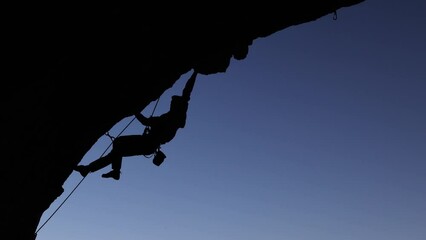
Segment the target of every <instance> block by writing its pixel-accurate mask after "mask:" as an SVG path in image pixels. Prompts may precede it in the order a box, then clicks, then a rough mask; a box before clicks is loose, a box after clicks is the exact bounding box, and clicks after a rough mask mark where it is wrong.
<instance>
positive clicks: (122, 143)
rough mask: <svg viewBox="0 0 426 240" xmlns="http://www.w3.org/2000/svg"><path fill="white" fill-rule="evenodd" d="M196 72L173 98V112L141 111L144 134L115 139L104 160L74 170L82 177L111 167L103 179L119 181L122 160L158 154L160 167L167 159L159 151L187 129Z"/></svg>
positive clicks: (139, 115) (138, 116)
mask: <svg viewBox="0 0 426 240" xmlns="http://www.w3.org/2000/svg"><path fill="white" fill-rule="evenodd" d="M196 76H197V71H195V70H194V72H193V73H192V75H191V77H190V78H189V79H188V81H187V82H186V85H185V88H184V89H183V91H182V96H178V95H174V96H172V101H171V103H170V110H169V111H168V112H166V113H164V114H162V115H160V116H151V117H149V118H147V117H145V116H143V115H142V114H141V113H140V112H137V113H136V114H135V117H136V118H137V119H138V120H139V121H140V122H141V123H142V124H143V125H145V126H146V128H145V131H144V133H143V134H142V135H127V136H119V137H117V138H115V139H114V141H113V143H112V144H113V145H112V150H111V151H110V152H109V153H108V154H107V155H106V156H104V157H100V158H99V159H97V160H95V161H93V162H91V163H90V164H89V165H78V166H76V167H75V168H74V170H75V171H78V172H79V173H80V174H81V175H82V176H83V177H86V176H87V174H89V173H90V172H95V171H98V170H99V169H101V168H104V167H106V166H108V165H110V164H111V168H112V170H111V171H110V172H108V173H105V174H102V177H104V178H113V179H115V180H119V179H120V169H121V163H122V158H123V157H128V156H136V155H151V154H155V157H154V160H153V163H154V164H155V165H157V166H159V165H160V164H161V163H162V162H163V160H164V159H165V158H166V156H165V155H164V153H162V152H161V151H160V150H159V149H160V146H161V145H162V144H165V143H167V142H169V141H171V140H172V139H173V138H174V137H175V135H176V133H177V130H178V129H179V128H184V127H185V123H186V112H187V110H188V103H189V100H190V95H191V92H192V89H193V87H194V83H195V79H196Z"/></svg>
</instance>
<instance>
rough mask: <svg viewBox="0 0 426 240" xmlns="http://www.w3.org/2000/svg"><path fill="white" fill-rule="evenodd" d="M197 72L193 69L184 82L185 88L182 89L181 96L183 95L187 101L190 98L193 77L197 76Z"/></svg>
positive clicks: (193, 81)
mask: <svg viewBox="0 0 426 240" xmlns="http://www.w3.org/2000/svg"><path fill="white" fill-rule="evenodd" d="M197 74H198V72H197V71H196V70H194V72H193V73H192V75H191V77H190V78H189V79H188V81H187V82H186V84H185V88H184V89H183V91H182V97H184V98H185V99H186V100H187V101H189V99H190V98H191V92H192V89H193V88H194V83H195V79H196V77H197Z"/></svg>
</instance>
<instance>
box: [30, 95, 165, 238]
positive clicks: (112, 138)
mask: <svg viewBox="0 0 426 240" xmlns="http://www.w3.org/2000/svg"><path fill="white" fill-rule="evenodd" d="M159 100H160V98H158V99H157V102H156V103H155V106H154V109H153V110H152V113H151V117H152V116H153V115H154V112H155V109H156V108H157V104H158V101H159ZM135 119H136V117H133V119H132V120H131V121H130V122H129V123H128V124H127V125H126V126H125V127H124V128H123V130H121V132H120V133H119V134H118V135H117V137H118V136H120V135H121V134H122V133H123V132H124V131H125V130H126V129H127V128H128V127H129V126H130V124H131V123H132V122H133V121H134V120H135ZM105 135H106V136H108V137H109V138H110V139H111V143H110V144H109V145H108V147H107V148H106V149H105V151H104V152H103V153H102V154H101V156H100V157H103V156H104V155H105V153H106V152H107V151H108V149H109V148H110V147H111V145H112V144H113V142H114V140H115V138H116V137H113V136H111V135H110V134H109V132H106V133H105ZM159 149H160V148H158V149H157V150H156V152H155V153H154V156H155V157H156V156H159V158H158V159H157V160H156V162H154V164H155V165H157V164H156V163H158V162H160V163H159V164H161V163H162V162H163V160H164V158H165V155H164V154H163V153H162V152H161V151H160V150H159ZM158 152H161V153H162V154H163V155H164V157H163V158H162V159H161V157H162V155H161V154H159V155H157V153H158ZM155 157H154V160H155ZM157 166H159V165H157ZM86 177H87V175H86V176H84V177H83V178H82V179H81V180H80V182H78V184H77V185H76V186H75V187H74V188H73V190H72V191H71V192H70V193H69V194H68V196H67V197H66V198H65V199H64V201H62V203H61V204H60V205H59V206H58V207H57V208H56V209H55V211H54V212H53V213H52V214H51V215H50V216H49V218H48V219H47V220H46V221H45V222H44V223H43V224H42V225H41V226H40V227H39V228H38V229H37V231H36V232H35V236H37V233H38V232H39V231H40V230H41V229H42V228H43V227H44V226H45V225H46V224H47V222H49V220H50V219H51V218H52V217H53V215H55V214H56V212H58V210H59V209H60V208H61V207H62V205H64V203H65V202H66V201H67V200H68V198H69V197H71V195H72V194H73V193H74V191H75V190H76V189H77V188H78V186H80V184H81V183H82V182H83V180H84V179H85V178H86Z"/></svg>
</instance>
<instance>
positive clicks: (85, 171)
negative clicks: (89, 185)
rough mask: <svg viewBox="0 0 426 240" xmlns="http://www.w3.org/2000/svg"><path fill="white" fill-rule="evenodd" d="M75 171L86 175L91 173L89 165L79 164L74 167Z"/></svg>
mask: <svg viewBox="0 0 426 240" xmlns="http://www.w3.org/2000/svg"><path fill="white" fill-rule="evenodd" d="M74 170H75V171H77V172H79V173H80V174H81V176H83V177H86V176H87V174H89V172H90V169H89V168H88V167H87V166H84V165H78V166H77V167H75V168H74Z"/></svg>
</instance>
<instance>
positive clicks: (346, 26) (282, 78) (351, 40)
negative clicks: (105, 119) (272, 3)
mask: <svg viewBox="0 0 426 240" xmlns="http://www.w3.org/2000/svg"><path fill="white" fill-rule="evenodd" d="M425 12H426V3H425V2H424V1H411V2H410V3H409V4H408V3H404V2H403V1H399V2H398V1H391V2H388V1H371V0H370V1H368V0H367V1H366V2H364V3H362V4H359V5H357V6H354V7H351V8H347V9H341V10H339V11H338V19H337V21H334V20H333V19H332V17H333V16H332V15H328V16H324V17H322V18H320V19H318V20H317V21H314V22H309V23H306V24H303V25H298V26H295V27H290V28H288V29H285V30H283V31H281V32H278V33H275V34H273V35H271V36H269V37H267V38H263V39H257V40H255V41H254V43H253V45H252V46H251V47H250V52H249V54H248V56H247V58H246V59H245V60H242V61H236V60H233V61H232V62H231V65H230V66H229V68H228V71H227V72H226V73H220V74H215V75H209V76H204V75H199V76H198V78H197V82H196V83H195V87H194V90H193V94H192V98H191V102H190V108H189V110H188V119H187V125H186V127H185V128H184V129H181V130H180V131H179V132H178V134H177V136H176V138H175V139H174V140H173V141H172V142H170V143H168V144H167V145H164V146H163V147H162V150H163V152H164V153H165V154H166V155H167V158H166V161H165V162H164V163H163V165H161V166H160V167H156V166H155V165H153V164H152V163H151V159H147V158H145V157H143V156H139V157H130V158H125V159H124V161H123V168H122V175H121V179H120V180H119V181H114V180H112V179H104V178H101V174H102V173H105V172H107V171H109V170H110V169H109V167H107V168H106V169H102V170H100V171H98V172H95V173H92V174H90V175H88V176H87V177H86V178H85V180H84V181H83V182H82V183H81V185H80V186H79V187H78V188H77V190H76V191H75V192H74V193H73V194H72V196H71V197H70V198H69V199H68V200H67V201H66V202H65V204H64V205H63V206H62V207H61V208H60V209H59V211H58V212H57V213H56V214H55V215H54V216H53V217H52V218H51V219H50V220H49V222H48V223H47V224H46V225H45V226H44V227H43V228H42V229H41V230H40V231H39V232H38V237H37V239H38V240H53V239H54V240H56V239H61V240H68V239H79V240H86V239H91V240H92V239H103V240H110V239H111V240H112V239H114V240H115V239H126V240H129V239H150V240H163V239H164V240H165V239H174V240H181V239H185V240H188V239H203V240H213V239H214V240H217V239H221V240H228V239H229V240H231V239H232V240H235V239H245V240H258V239H265V240H283V239H288V240H307V239H309V240H313V239H326V240H359V239H363V240H370V239H371V240H373V239H374V240H382V239H383V240H405V239H410V240H424V239H426V228H425V226H426V187H425V185H426V174H425V172H426V162H425V160H426V124H425V123H426V107H425V106H426V95H425V92H426V65H425V63H426V45H425V43H426V30H425V29H426V28H425V23H426V15H425ZM190 73H191V72H189V73H187V74H185V75H183V76H182V78H181V79H180V80H179V81H178V82H177V83H176V84H175V86H173V88H172V89H170V90H169V91H167V92H166V93H165V94H164V95H163V96H162V97H161V99H160V102H159V105H158V107H157V109H156V111H155V115H157V114H161V113H164V112H166V111H167V110H168V107H169V102H170V96H171V95H173V94H178V93H180V92H181V90H182V88H183V86H184V84H185V81H186V79H187V78H188V77H189V75H190ZM153 106H154V104H151V105H150V106H148V107H147V108H146V109H145V110H144V113H145V115H150V114H151V111H152V109H153ZM129 121H131V118H126V119H123V121H122V122H120V123H119V124H117V125H116V126H115V127H114V128H113V129H111V131H110V134H111V135H117V134H118V133H119V132H120V131H121V130H122V129H123V127H124V126H125V125H126V124H127V123H128V122H129ZM142 132H143V126H142V125H141V124H140V123H139V122H137V121H134V122H133V123H132V124H131V125H130V127H129V128H128V129H127V130H126V131H125V132H124V133H123V134H125V135H127V134H134V133H136V134H139V133H142ZM109 143H110V139H109V138H108V137H106V136H105V137H102V138H100V139H99V141H98V143H97V144H96V145H95V146H93V148H92V149H91V150H90V151H89V152H88V153H87V154H86V156H85V157H84V159H82V161H81V163H82V164H88V163H89V162H91V161H92V160H94V159H95V158H97V157H99V156H100V155H101V154H102V153H103V152H104V151H105V149H106V148H107V146H108V145H109ZM80 180H81V176H80V175H79V174H78V173H76V172H75V173H73V174H72V175H71V176H70V178H69V179H68V180H67V182H66V184H65V185H64V188H65V192H64V193H63V195H62V196H61V198H58V199H57V201H55V202H54V203H53V204H52V206H51V208H50V209H49V210H48V211H46V212H45V215H44V216H43V218H42V220H41V222H40V224H42V223H44V221H46V219H47V218H48V217H49V216H50V215H51V214H52V213H53V211H54V210H55V209H56V208H57V207H58V206H59V204H60V203H62V201H63V200H64V198H65V197H66V196H67V195H68V194H69V193H70V192H71V191H72V189H73V188H74V187H75V186H76V185H77V184H78V182H79V181H80Z"/></svg>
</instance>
